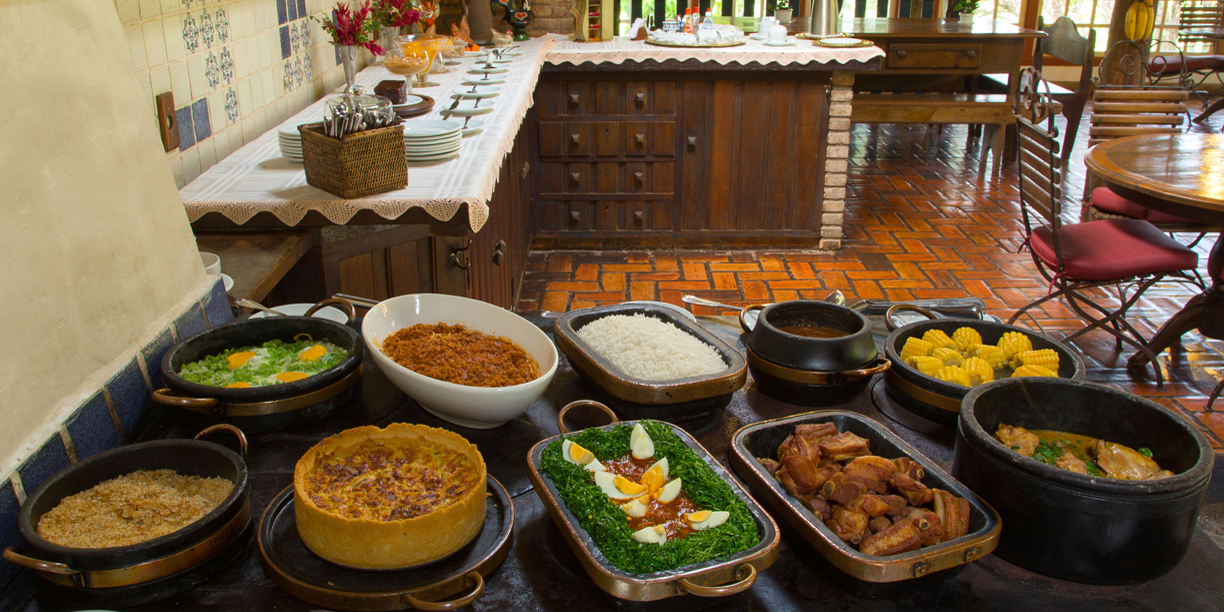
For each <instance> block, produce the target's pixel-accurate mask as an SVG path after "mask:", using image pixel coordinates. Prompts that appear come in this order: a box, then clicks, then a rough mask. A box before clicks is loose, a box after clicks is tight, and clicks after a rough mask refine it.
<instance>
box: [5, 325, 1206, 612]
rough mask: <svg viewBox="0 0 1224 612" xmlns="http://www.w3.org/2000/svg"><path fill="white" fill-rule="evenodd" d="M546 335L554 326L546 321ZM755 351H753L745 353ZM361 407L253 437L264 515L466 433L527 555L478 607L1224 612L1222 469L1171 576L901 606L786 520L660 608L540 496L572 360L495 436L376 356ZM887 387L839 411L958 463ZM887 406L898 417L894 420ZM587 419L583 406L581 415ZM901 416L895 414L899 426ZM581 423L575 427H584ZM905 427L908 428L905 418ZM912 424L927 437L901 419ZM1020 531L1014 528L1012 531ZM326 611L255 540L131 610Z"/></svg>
mask: <svg viewBox="0 0 1224 612" xmlns="http://www.w3.org/2000/svg"><path fill="white" fill-rule="evenodd" d="M538 323H540V324H541V326H542V327H544V326H548V325H551V321H545V320H538ZM702 323H703V324H704V325H706V327H707V328H710V329H711V330H712V331H714V332H715V333H718V334H720V335H723V336H725V337H727V339H728V340H730V341H735V338H736V336H737V333H736V332H737V331H738V330H737V329H733V328H732V327H731V323H730V322H729V321H728V320H725V319H713V318H706V319H703V320H702ZM740 348H741V350H742V345H740ZM365 367H366V374H365V376H364V379H363V381H362V383H361V385H362V388H361V390H360V399H359V401H355V402H354V403H353V405H351V406H350V407H348V409H347V410H346V409H343V408H342V409H341V411H340V412H338V413H336V414H334V415H332V416H330V417H328V418H327V419H326V420H324V421H322V422H320V423H316V424H314V425H310V426H307V427H304V428H299V429H295V430H291V431H286V432H281V433H270V434H260V435H254V436H251V439H250V443H251V445H250V454H249V456H248V466H249V469H250V472H251V502H252V509H253V511H254V513H255V517H256V518H255V520H258V517H259V515H260V514H261V513H262V512H263V509H264V508H265V507H266V506H267V504H268V502H269V501H270V500H271V499H272V498H273V497H274V496H275V495H276V494H277V493H278V492H280V491H281V490H283V489H284V488H285V487H287V486H289V485H291V484H292V471H293V467H294V465H295V463H296V462H297V459H298V458H299V457H300V456H301V454H302V453H304V452H305V451H306V450H307V449H308V448H309V447H310V446H312V445H313V444H314V443H315V442H317V441H318V440H320V439H322V438H324V437H326V436H328V435H330V434H332V433H335V432H337V431H340V430H343V429H347V428H349V427H354V426H358V425H364V424H376V425H385V424H387V423H391V422H409V423H426V424H430V425H434V426H445V427H447V428H449V429H455V430H457V431H459V433H461V434H462V435H464V436H465V437H467V438H468V439H469V440H471V441H472V442H473V443H475V444H476V445H477V446H478V447H479V448H480V450H481V452H482V453H483V454H484V457H485V461H486V463H487V464H488V466H489V472H490V474H491V475H493V476H495V477H496V478H497V479H498V480H500V481H501V482H502V484H504V485H505V486H506V488H507V489H509V491H510V493H511V495H512V496H513V501H514V508H515V527H514V534H513V538H514V539H513V544H512V546H513V548H512V550H511V552H510V554H509V556H508V557H507V559H506V560H505V562H504V563H503V564H502V565H501V566H500V567H499V568H497V569H496V570H494V571H493V572H492V573H491V574H490V575H489V577H488V578H487V579H486V585H485V591H484V594H483V595H482V596H481V597H480V599H479V600H477V601H476V603H475V604H474V605H473V606H472V607H473V608H474V609H477V610H558V611H561V610H583V611H598V610H623V609H631V610H637V609H641V610H668V612H680V611H682V610H692V609H698V608H709V609H712V610H713V609H717V610H734V611H748V610H753V611H756V610H837V611H847V612H849V611H860V610H861V611H881V612H883V611H894V610H915V609H920V610H927V609H930V610H985V609H989V610H992V611H1004V610H1067V609H1075V610H1077V612H1082V611H1088V610H1110V611H1127V610H1218V609H1219V608H1220V606H1221V600H1222V594H1224V551H1221V550H1220V549H1219V548H1218V547H1217V546H1216V544H1215V543H1214V542H1213V539H1212V538H1211V537H1210V536H1209V535H1208V532H1211V533H1215V534H1219V533H1221V531H1222V530H1221V522H1222V515H1224V479H1222V478H1220V476H1221V474H1220V468H1219V465H1218V464H1217V466H1216V469H1215V471H1214V475H1215V476H1216V478H1214V479H1213V483H1212V486H1211V488H1210V490H1209V491H1208V496H1207V503H1206V504H1205V505H1204V508H1203V512H1202V515H1201V517H1200V519H1199V524H1200V529H1198V530H1196V533H1195V535H1194V538H1193V541H1192V543H1191V546H1190V550H1189V552H1188V553H1187V555H1186V558H1185V560H1184V561H1183V562H1182V563H1181V565H1179V566H1178V567H1177V568H1176V569H1175V570H1174V571H1173V572H1171V573H1170V574H1168V575H1166V576H1164V577H1162V578H1159V579H1157V580H1154V581H1152V582H1149V583H1146V584H1142V585H1131V586H1122V587H1101V586H1091V585H1083V584H1076V583H1071V582H1065V581H1060V580H1055V579H1051V578H1046V577H1044V576H1040V575H1037V574H1034V573H1031V572H1028V571H1025V570H1023V569H1020V568H1018V567H1016V566H1014V565H1011V564H1010V563H1007V562H1005V561H1003V560H1001V559H998V558H997V557H994V556H988V557H986V558H984V559H981V560H979V561H977V562H975V563H972V564H970V565H968V566H967V567H966V568H965V569H964V571H962V572H960V573H959V574H957V575H955V576H954V577H952V578H949V579H947V580H944V581H941V582H937V583H935V584H932V585H930V586H927V587H925V588H922V589H920V590H917V591H914V592H910V593H906V594H900V595H897V596H894V597H890V598H878V599H863V598H859V597H856V596H854V595H851V594H850V593H849V592H847V591H846V590H844V589H843V588H841V587H840V586H838V582H839V577H840V576H841V574H840V572H839V571H838V570H836V569H835V568H833V567H832V566H831V565H829V564H828V563H827V562H826V561H825V560H824V559H823V558H822V557H821V556H820V555H819V554H818V553H816V552H815V551H814V550H813V549H812V548H811V547H810V546H809V545H808V544H807V543H806V542H805V541H804V540H803V538H802V537H801V536H799V535H798V534H797V533H795V532H794V531H793V530H791V529H789V528H788V527H786V526H785V525H782V526H781V529H782V536H783V539H782V545H781V553H780V555H779V557H778V560H777V562H776V563H775V564H774V565H773V566H772V567H771V568H769V569H768V570H767V571H765V572H763V573H762V574H761V575H760V577H759V579H758V581H757V583H756V585H755V586H753V588H751V589H749V590H748V591H747V592H745V593H743V594H740V595H737V596H733V597H729V598H724V599H701V598H697V597H694V596H684V597H676V598H671V599H665V600H661V601H658V602H653V603H650V604H638V603H632V602H624V601H621V600H618V599H615V598H612V597H611V596H608V595H606V594H605V593H604V592H603V591H601V590H600V589H599V588H598V587H597V586H596V585H595V583H594V582H593V581H592V580H591V579H590V578H589V577H588V576H587V575H586V574H585V572H584V571H583V569H582V567H581V566H580V565H579V563H578V560H577V557H576V556H575V555H574V553H573V552H572V551H571V550H570V549H569V547H568V546H567V545H566V543H565V540H564V539H563V538H562V536H561V532H560V531H559V530H558V529H557V527H556V526H555V525H554V524H553V523H552V520H551V519H550V517H549V516H548V512H547V510H546V509H545V507H544V505H543V503H542V502H541V501H540V499H539V498H538V497H537V496H536V495H535V493H534V492H533V491H531V488H530V486H531V485H530V482H529V480H528V478H527V475H526V473H527V466H526V461H525V457H526V455H527V451H528V450H529V449H530V447H531V446H532V445H533V444H534V443H535V442H536V441H537V440H539V439H542V438H543V437H546V436H552V435H555V434H557V433H558V432H557V425H556V414H557V408H558V407H559V406H563V405H564V404H565V403H567V402H570V401H573V400H576V399H584V398H592V397H598V395H597V394H596V393H595V390H594V389H592V388H590V387H588V385H587V383H585V382H583V381H581V380H580V379H579V378H578V377H577V375H576V374H575V373H574V372H573V371H572V370H571V369H570V368H569V366H568V363H566V362H565V359H564V356H562V363H561V365H560V366H559V367H558V369H557V374H556V378H555V379H554V381H553V383H552V385H551V386H550V387H549V389H548V392H547V393H546V394H545V396H544V397H543V398H541V399H540V400H539V401H537V402H536V403H535V405H533V406H532V407H531V409H530V410H529V411H528V413H527V414H526V415H525V416H524V417H522V418H520V419H518V420H516V421H514V422H512V423H510V424H508V425H505V426H502V427H500V428H497V429H494V430H486V431H479V430H469V429H463V428H457V427H455V426H452V425H449V424H447V423H444V422H442V421H440V420H439V419H437V418H436V417H433V416H432V415H430V414H428V413H426V412H425V411H424V410H422V409H421V408H420V407H418V406H417V405H416V404H415V403H414V402H412V401H411V400H408V399H407V398H406V397H405V396H404V395H403V394H402V393H400V392H399V391H398V390H396V389H395V388H394V387H393V386H392V385H391V384H390V383H389V382H388V381H387V379H386V378H385V377H384V376H383V375H382V374H381V373H380V372H379V371H378V370H377V368H376V367H374V365H373V363H372V361H371V360H367V361H366V365H365ZM879 384H881V383H880V382H879V381H876V382H875V383H873V385H872V387H871V389H870V390H869V391H868V392H865V393H863V394H862V395H860V396H859V397H858V398H856V399H855V400H854V401H853V402H850V403H849V404H846V405H843V406H838V407H837V408H840V409H846V410H853V411H855V412H859V413H862V414H865V415H867V416H869V417H871V418H873V419H875V420H877V421H879V422H881V423H883V424H885V425H886V426H887V427H888V428H889V429H891V430H892V431H894V432H895V433H897V434H898V435H899V436H901V437H902V438H904V439H905V440H907V441H909V442H910V443H911V444H913V445H914V446H916V447H917V448H918V449H919V450H920V451H921V452H923V453H924V454H925V455H926V456H927V457H928V458H930V459H931V460H933V461H935V462H936V463H938V464H940V465H941V466H943V467H945V468H948V467H950V463H951V459H952V450H953V441H952V439H951V437H950V434H951V431H950V430H938V429H932V428H931V426H930V424H929V423H928V424H925V425H924V424H923V423H924V422H920V421H917V420H913V419H914V417H908V418H907V417H906V416H905V414H904V413H898V412H896V409H894V408H891V407H890V406H889V405H888V404H887V400H886V398H884V397H883V393H881V391H882V389H879V388H877V385H879ZM881 409H882V410H884V412H881ZM809 410H811V409H809V408H802V407H798V406H793V405H789V404H784V403H781V402H778V401H775V400H772V399H770V398H768V397H766V396H764V395H763V394H761V393H760V392H759V391H757V390H756V389H755V387H754V385H753V383H752V381H751V380H750V381H749V384H748V385H747V386H746V387H745V388H744V389H742V390H740V391H738V392H736V393H735V395H734V397H733V398H732V401H731V404H730V405H729V406H728V407H727V409H726V410H725V411H724V412H723V413H721V414H720V415H719V416H718V417H717V418H715V419H712V420H710V421H707V422H704V423H696V424H686V425H685V429H686V430H688V431H689V432H690V433H692V434H693V435H694V436H695V437H696V438H697V439H698V440H699V441H700V442H701V443H702V444H703V445H705V447H706V448H707V449H708V450H709V451H710V452H711V453H712V454H713V455H714V456H715V458H717V459H719V460H720V461H723V462H724V463H725V462H726V457H727V449H728V446H729V442H730V440H731V436H732V435H733V434H734V432H735V431H736V430H737V429H739V428H740V427H742V426H743V425H746V424H749V423H753V422H757V421H761V420H765V419H772V418H777V417H782V416H788V415H791V414H796V413H800V412H806V411H809ZM575 412H578V411H575ZM890 415H895V417H896V418H893V417H892V416H890ZM584 416H585V415H582V414H576V415H575V418H574V419H573V422H572V425H580V426H581V425H597V424H601V423H598V422H595V421H594V420H592V421H591V422H589V423H584V422H583V421H582V420H581V419H582V417H584ZM592 419H594V417H592ZM898 419H899V420H898ZM901 420H904V421H906V422H908V423H910V424H911V425H914V426H916V427H918V429H921V430H923V431H918V430H915V429H913V428H911V427H908V426H907V425H906V424H903V423H902V422H900V421H901ZM193 433H194V431H192V430H189V429H187V428H184V427H182V426H179V425H176V424H173V423H169V422H159V423H157V424H155V426H154V428H153V430H152V431H151V432H150V433H149V434H148V435H147V437H150V438H157V437H190V436H191V435H192V434H193ZM1004 529H1006V525H1004ZM80 607H89V606H67V605H64V604H62V603H58V602H56V601H54V600H53V599H51V598H49V597H47V596H46V595H45V594H44V595H40V596H39V597H38V598H37V599H35V600H33V601H30V602H29V603H28V604H27V605H26V606H25V607H24V608H23V609H24V610H25V611H26V612H38V611H47V612H58V611H61V610H76V609H79V608H80ZM319 608H320V606H316V605H313V604H309V603H307V602H304V601H301V600H298V599H295V598H294V597H292V596H290V595H288V594H287V593H285V592H284V591H282V590H281V589H280V588H279V587H277V586H276V584H274V583H273V582H272V580H271V579H269V578H268V577H267V575H265V573H264V570H263V568H262V567H261V566H260V560H259V554H258V550H257V547H256V546H254V545H253V544H251V543H250V539H248V540H247V543H246V544H245V550H241V551H240V554H239V555H238V557H237V559H236V560H235V561H234V562H232V563H230V564H229V565H228V566H227V567H226V568H225V569H224V570H222V571H221V572H220V574H219V575H217V576H216V577H215V578H213V579H212V580H210V581H208V582H206V583H204V584H203V585H201V586H199V587H197V588H195V589H193V590H191V591H188V592H186V593H184V594H182V595H179V596H176V597H174V598H171V599H168V600H165V601H161V602H157V603H153V604H148V605H144V606H138V607H134V608H124V609H126V610H131V611H132V612H146V611H150V612H151V611H154V610H201V611H217V612H239V611H246V610H251V611H256V610H258V611H269V610H284V611H291V612H308V611H311V610H316V609H319Z"/></svg>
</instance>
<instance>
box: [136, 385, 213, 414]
mask: <svg viewBox="0 0 1224 612" xmlns="http://www.w3.org/2000/svg"><path fill="white" fill-rule="evenodd" d="M152 395H153V401H155V402H157V403H159V404H162V405H163V406H178V407H179V408H186V409H188V410H194V411H196V412H201V411H208V412H215V411H216V408H217V406H218V402H217V400H215V399H213V398H211V397H183V396H181V395H174V392H173V391H171V390H170V389H167V388H164V387H163V388H161V389H158V390H156V391H154V392H153V394H152Z"/></svg>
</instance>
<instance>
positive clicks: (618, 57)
mask: <svg viewBox="0 0 1224 612" xmlns="http://www.w3.org/2000/svg"><path fill="white" fill-rule="evenodd" d="M519 44H520V45H521V48H520V51H522V53H523V54H522V55H521V56H519V57H516V58H514V61H513V62H512V63H510V64H508V66H509V68H510V71H509V72H508V73H507V76H508V78H507V80H506V82H505V83H504V84H503V85H502V89H501V91H500V95H499V96H497V97H496V98H493V100H494V101H495V106H494V110H493V112H492V113H489V114H486V115H480V116H478V117H474V119H478V120H480V121H483V122H484V131H483V132H481V133H479V134H476V135H474V136H469V137H467V138H464V139H463V144H462V146H461V148H460V150H459V158H458V159H455V160H451V161H447V162H442V163H435V164H432V165H425V166H415V165H412V164H409V168H408V186H407V187H405V188H404V189H399V190H396V191H389V192H386V193H380V194H375V195H372V196H369V197H366V198H361V199H356V200H343V199H339V198H337V197H336V196H334V195H332V194H330V193H328V192H326V191H323V190H321V189H317V188H315V187H311V186H310V185H307V184H306V174H305V173H304V172H303V171H302V164H301V162H295V161H292V160H289V159H286V158H284V157H282V156H281V152H280V147H279V144H278V140H277V139H278V136H277V130H276V129H271V130H268V132H267V133H265V134H263V135H262V136H260V137H259V138H256V139H255V140H253V141H251V142H250V143H247V145H246V146H244V147H242V148H241V149H239V150H237V151H234V152H233V153H231V154H230V155H229V156H228V157H226V158H225V159H223V160H221V161H219V162H217V164H216V165H214V166H213V167H212V168H209V169H208V170H207V171H206V172H204V173H203V174H201V175H200V177H199V178H197V179H196V180H194V181H192V182H191V183H190V184H189V185H187V186H186V187H184V188H183V189H182V191H181V192H180V195H181V196H182V199H183V204H184V206H185V207H186V210H187V217H188V218H189V219H190V220H191V221H193V222H194V221H196V220H198V219H200V218H201V217H203V216H204V215H206V214H208V213H212V212H216V213H220V214H221V215H223V216H224V217H225V218H227V219H229V220H230V221H232V222H234V223H237V224H243V223H246V222H247V221H249V220H250V219H251V217H254V216H255V215H256V214H258V213H260V212H269V213H271V214H272V215H274V216H275V217H276V218H277V219H279V220H280V221H281V222H282V223H285V224H287V225H296V224H297V223H299V222H301V220H302V218H303V217H305V216H306V214H307V213H308V212H310V211H317V212H319V213H321V214H322V215H323V216H324V217H325V218H327V220H328V221H330V222H332V223H335V224H337V225H343V224H345V223H347V222H348V221H349V220H350V219H352V218H353V215H356V214H357V213H358V212H360V211H362V210H370V211H373V212H374V213H377V214H378V215H379V216H381V217H383V218H384V219H387V220H392V219H395V218H398V217H399V216H400V215H403V214H404V213H405V212H407V211H408V210H409V209H411V208H413V207H420V208H422V209H424V210H425V212H427V213H428V214H429V215H430V216H431V217H433V218H435V219H439V220H442V221H449V220H450V219H451V218H452V217H453V216H454V215H455V213H456V212H458V210H459V208H460V206H461V205H463V204H467V206H468V223H469V225H470V226H471V228H472V231H473V232H476V231H479V230H480V228H481V227H483V226H484V224H485V221H487V220H488V218H489V207H488V202H489V200H490V199H491V198H492V195H493V190H494V188H495V187H496V186H497V177H498V174H499V172H500V170H501V165H502V162H503V160H504V158H505V156H506V154H507V153H509V152H510V150H511V149H512V148H513V147H514V140H515V137H516V136H517V135H518V131H519V129H520V128H521V126H522V125H523V123H524V119H525V117H526V114H527V109H528V108H530V107H531V104H532V95H531V94H532V92H533V91H534V90H535V87H536V81H537V80H538V79H539V76H540V68H541V66H542V65H543V64H544V62H546V61H547V62H549V63H553V64H560V63H566V62H570V63H581V62H588V61H589V62H596V63H599V62H614V63H621V62H624V61H628V60H638V61H640V60H642V59H671V58H675V59H688V58H690V57H695V58H698V59H705V60H712V61H715V62H718V63H720V64H728V63H741V64H744V63H750V62H766V63H767V62H770V61H777V62H780V63H813V62H814V63H829V62H839V63H845V62H848V61H854V60H857V61H865V60H869V59H871V58H874V57H877V56H880V55H882V53H881V52H880V50H879V49H876V48H874V47H867V48H862V49H822V48H817V47H812V46H811V45H810V44H808V43H807V42H806V41H801V42H800V43H799V44H798V45H796V46H795V47H768V46H765V45H762V44H760V43H757V42H756V41H752V42H751V43H749V44H748V45H744V46H741V47H733V48H727V49H691V50H690V49H669V48H663V47H648V46H647V45H645V44H644V43H635V42H632V41H626V42H607V43H575V42H572V41H569V40H568V39H567V38H566V37H561V36H556V35H550V36H545V37H542V38H537V39H534V40H531V41H527V42H522V43H519ZM737 49H738V51H737ZM475 61H477V60H476V59H464V60H462V65H461V66H454V67H452V72H450V73H445V74H433V75H430V80H431V81H434V82H437V83H439V84H440V86H439V87H428V88H418V89H417V90H416V91H417V93H421V94H424V95H427V96H430V97H432V98H434V100H435V106H434V110H433V111H432V112H431V113H429V114H428V115H425V116H423V118H425V119H440V118H441V117H440V112H441V110H443V109H445V108H446V107H447V106H448V105H449V103H450V102H451V100H450V99H449V97H448V96H449V95H450V92H451V91H452V90H453V89H455V88H456V87H457V86H458V85H459V84H460V82H461V81H463V80H464V79H465V78H467V77H468V76H469V75H468V74H467V71H468V69H469V67H470V65H471V64H472V63H474V62H475ZM388 78H399V77H396V76H395V75H393V74H391V73H390V72H388V71H387V70H386V69H385V68H383V67H382V64H381V63H378V64H375V65H372V66H370V67H368V68H366V69H365V70H362V71H361V73H360V74H359V75H358V76H357V81H358V83H361V84H363V85H366V86H367V87H368V88H369V89H371V90H372V89H373V87H374V85H375V84H377V83H378V82H379V81H381V80H384V79H388ZM325 101H326V98H324V99H323V100H319V101H318V102H316V103H314V104H312V105H310V106H308V107H307V108H305V109H304V110H302V111H301V112H300V113H298V114H297V115H294V116H293V117H291V118H289V119H288V120H287V121H285V122H284V123H283V124H282V125H286V126H290V125H292V126H295V125H297V124H300V123H305V122H308V121H310V120H317V118H319V117H321V116H322V114H323V105H324V103H325ZM452 120H458V121H463V118H462V117H452ZM408 121H412V119H409V120H408Z"/></svg>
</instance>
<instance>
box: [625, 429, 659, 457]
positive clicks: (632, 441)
mask: <svg viewBox="0 0 1224 612" xmlns="http://www.w3.org/2000/svg"><path fill="white" fill-rule="evenodd" d="M629 449H630V451H632V452H633V458H634V459H649V458H651V457H653V456H654V441H653V440H651V439H650V434H648V433H646V430H645V429H642V424H641V423H638V424H637V425H634V426H633V432H632V433H630V434H629Z"/></svg>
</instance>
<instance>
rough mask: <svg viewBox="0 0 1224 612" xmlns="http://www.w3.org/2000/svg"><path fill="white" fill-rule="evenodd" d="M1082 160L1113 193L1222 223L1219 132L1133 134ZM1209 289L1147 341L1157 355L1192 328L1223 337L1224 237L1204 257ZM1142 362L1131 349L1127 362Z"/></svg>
mask: <svg viewBox="0 0 1224 612" xmlns="http://www.w3.org/2000/svg"><path fill="white" fill-rule="evenodd" d="M1084 164H1085V165H1087V166H1088V169H1089V170H1091V171H1092V172H1095V173H1096V174H1097V176H1099V177H1100V178H1101V180H1102V181H1104V183H1105V185H1106V186H1107V187H1109V188H1110V189H1112V190H1114V191H1115V192H1117V193H1118V194H1119V195H1121V196H1123V197H1125V198H1127V199H1129V200H1131V201H1133V202H1136V203H1139V204H1142V205H1144V206H1147V207H1148V208H1151V209H1154V210H1162V211H1165V212H1168V213H1171V214H1174V215H1179V216H1182V217H1186V218H1188V219H1193V220H1195V221H1200V222H1202V223H1207V224H1212V225H1218V226H1222V227H1224V135H1221V134H1176V135H1172V136H1170V135H1152V136H1133V137H1130V138H1121V139H1118V140H1111V141H1108V142H1104V143H1101V144H1099V145H1097V146H1095V147H1093V148H1091V149H1089V150H1088V155H1087V156H1085V157H1084ZM1207 272H1208V274H1209V275H1210V281H1211V283H1212V287H1211V289H1209V290H1207V291H1205V292H1203V293H1201V294H1199V295H1196V296H1194V297H1193V298H1191V299H1190V301H1189V302H1187V303H1186V305H1185V307H1183V308H1182V309H1181V311H1180V312H1178V313H1177V314H1175V315H1173V318H1171V319H1169V320H1168V322H1166V323H1165V324H1164V326H1162V327H1161V328H1160V330H1159V331H1157V332H1156V335H1155V336H1153V337H1152V340H1151V341H1150V343H1149V347H1150V348H1151V349H1152V353H1153V354H1158V353H1160V352H1161V351H1163V350H1164V349H1166V348H1168V347H1169V345H1171V344H1173V342H1175V341H1177V339H1178V338H1180V337H1181V336H1182V334H1184V333H1186V332H1188V331H1190V330H1192V329H1196V328H1197V329H1198V330H1199V332H1201V333H1202V334H1203V335H1204V336H1207V337H1208V338H1216V339H1224V240H1221V239H1220V238H1217V239H1216V243H1215V245H1214V246H1213V247H1212V248H1211V256H1210V258H1209V259H1208V260H1207ZM1145 363H1147V357H1145V356H1144V354H1143V353H1135V354H1134V355H1132V356H1131V358H1130V361H1129V362H1128V365H1129V366H1134V367H1141V366H1142V365H1143V364H1145Z"/></svg>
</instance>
